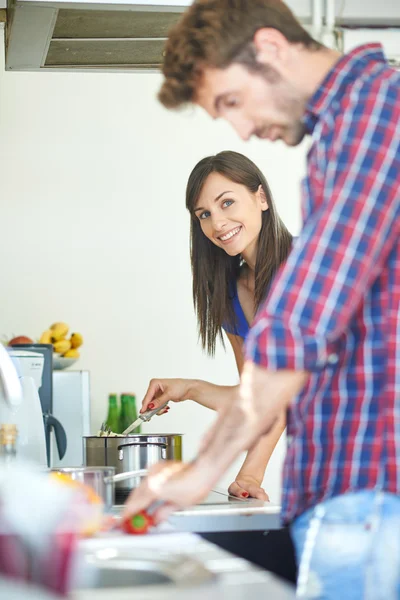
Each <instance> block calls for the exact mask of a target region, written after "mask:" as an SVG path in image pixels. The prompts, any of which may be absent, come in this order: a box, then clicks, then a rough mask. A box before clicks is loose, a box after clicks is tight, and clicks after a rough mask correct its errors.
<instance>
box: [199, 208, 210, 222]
mask: <svg viewBox="0 0 400 600" xmlns="http://www.w3.org/2000/svg"><path fill="white" fill-rule="evenodd" d="M209 216H210V212H209V211H208V210H205V211H204V212H202V213H201V214H200V216H199V219H201V220H202V219H207V217H209Z"/></svg>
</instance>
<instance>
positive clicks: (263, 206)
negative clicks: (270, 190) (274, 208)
mask: <svg viewBox="0 0 400 600" xmlns="http://www.w3.org/2000/svg"><path fill="white" fill-rule="evenodd" d="M257 194H258V196H259V198H260V202H261V210H263V211H264V210H268V208H269V206H268V200H267V196H266V195H265V192H264V188H263V186H262V185H261V183H260V185H259V186H258V190H257Z"/></svg>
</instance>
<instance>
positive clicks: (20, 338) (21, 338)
mask: <svg viewBox="0 0 400 600" xmlns="http://www.w3.org/2000/svg"><path fill="white" fill-rule="evenodd" d="M18 344H34V341H33V340H31V338H29V337H27V336H26V335H17V337H13V339H12V340H10V341H9V342H8V345H9V346H17V345H18Z"/></svg>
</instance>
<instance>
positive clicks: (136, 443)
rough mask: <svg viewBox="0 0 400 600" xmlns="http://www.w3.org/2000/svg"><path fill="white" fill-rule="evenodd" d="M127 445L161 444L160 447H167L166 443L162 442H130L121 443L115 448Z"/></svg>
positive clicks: (126, 446) (120, 448) (118, 448)
mask: <svg viewBox="0 0 400 600" xmlns="http://www.w3.org/2000/svg"><path fill="white" fill-rule="evenodd" d="M128 446H161V448H164V449H166V448H167V444H163V442H130V443H129V444H121V445H120V446H118V447H117V450H122V449H123V448H128Z"/></svg>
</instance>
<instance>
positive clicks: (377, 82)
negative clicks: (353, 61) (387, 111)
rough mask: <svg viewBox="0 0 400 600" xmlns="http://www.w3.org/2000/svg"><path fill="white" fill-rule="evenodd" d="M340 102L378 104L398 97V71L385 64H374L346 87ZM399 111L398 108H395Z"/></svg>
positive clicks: (399, 77) (399, 87) (399, 89)
mask: <svg viewBox="0 0 400 600" xmlns="http://www.w3.org/2000/svg"><path fill="white" fill-rule="evenodd" d="M346 92H347V93H346V94H344V95H343V97H342V101H343V102H344V103H346V101H347V102H348V103H365V102H368V101H370V102H372V103H375V102H379V103H380V104H383V103H384V102H385V98H387V99H388V100H389V101H390V99H391V98H396V97H397V98H399V97H400V71H399V70H396V69H394V68H393V67H391V66H390V65H389V64H387V63H376V64H373V65H371V66H370V68H368V69H366V70H365V71H363V73H361V74H360V75H359V76H358V77H356V78H355V79H354V80H353V81H352V82H351V83H350V84H349V86H348V88H347V90H346ZM396 108H397V109H399V106H398V105H397V106H396Z"/></svg>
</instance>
